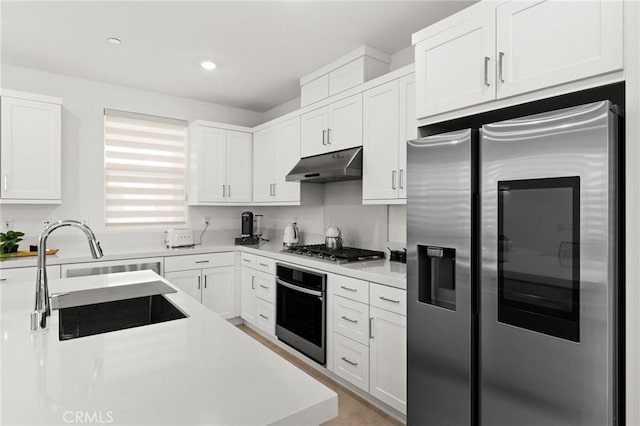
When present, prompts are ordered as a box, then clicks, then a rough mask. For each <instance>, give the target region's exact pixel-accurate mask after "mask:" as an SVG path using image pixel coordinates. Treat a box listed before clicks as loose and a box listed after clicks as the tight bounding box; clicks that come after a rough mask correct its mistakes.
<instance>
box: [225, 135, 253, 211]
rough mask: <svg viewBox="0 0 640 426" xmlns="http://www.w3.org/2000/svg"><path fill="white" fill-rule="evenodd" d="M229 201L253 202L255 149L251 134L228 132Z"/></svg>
mask: <svg viewBox="0 0 640 426" xmlns="http://www.w3.org/2000/svg"><path fill="white" fill-rule="evenodd" d="M226 149H227V153H226V154H227V155H226V157H227V164H226V169H227V170H226V171H227V179H226V181H227V201H232V202H236V203H237V202H244V201H251V198H252V192H253V191H252V188H253V185H252V184H253V182H252V179H253V149H252V142H251V133H245V132H236V131H233V130H227V146H226Z"/></svg>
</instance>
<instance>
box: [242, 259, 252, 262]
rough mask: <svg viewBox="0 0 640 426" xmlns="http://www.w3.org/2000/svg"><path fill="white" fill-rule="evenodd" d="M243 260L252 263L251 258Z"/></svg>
mask: <svg viewBox="0 0 640 426" xmlns="http://www.w3.org/2000/svg"><path fill="white" fill-rule="evenodd" d="M242 261H243V262H249V263H251V260H249V259H242Z"/></svg>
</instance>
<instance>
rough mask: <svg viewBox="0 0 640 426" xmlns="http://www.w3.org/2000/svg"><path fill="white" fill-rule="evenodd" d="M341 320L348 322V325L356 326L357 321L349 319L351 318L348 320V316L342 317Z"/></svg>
mask: <svg viewBox="0 0 640 426" xmlns="http://www.w3.org/2000/svg"><path fill="white" fill-rule="evenodd" d="M342 319H343V320H345V321H349V322H350V323H353V324H357V323H358V320H354V319H351V318H349V317H348V316H345V315H343V316H342Z"/></svg>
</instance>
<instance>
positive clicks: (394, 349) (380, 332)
mask: <svg viewBox="0 0 640 426" xmlns="http://www.w3.org/2000/svg"><path fill="white" fill-rule="evenodd" d="M369 315H371V339H370V342H369V360H370V362H371V370H370V375H369V393H370V394H371V395H373V396H375V397H376V398H378V399H379V400H380V401H383V402H385V403H386V404H388V405H390V406H391V407H393V408H395V409H396V410H398V411H400V412H401V413H406V412H407V380H406V377H407V317H405V316H402V315H399V314H395V313H393V312H388V311H385V310H383V309H380V308H376V307H374V306H371V308H370V311H369Z"/></svg>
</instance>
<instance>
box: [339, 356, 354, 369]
mask: <svg viewBox="0 0 640 426" xmlns="http://www.w3.org/2000/svg"><path fill="white" fill-rule="evenodd" d="M341 359H342V360H343V361H344V362H346V363H347V364H351V365H353V366H354V367H356V366H357V365H358V363H357V362H353V361H351V360H350V359H349V358H347V357H344V356H343V357H342V358H341Z"/></svg>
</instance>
